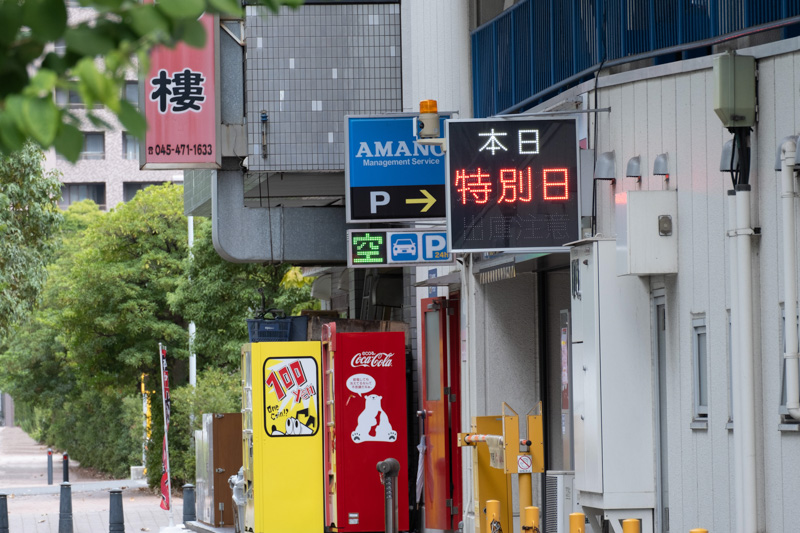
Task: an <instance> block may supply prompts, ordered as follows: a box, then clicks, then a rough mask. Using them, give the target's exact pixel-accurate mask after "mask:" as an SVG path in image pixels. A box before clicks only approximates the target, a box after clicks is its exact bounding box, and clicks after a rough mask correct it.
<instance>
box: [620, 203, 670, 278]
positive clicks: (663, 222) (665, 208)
mask: <svg viewBox="0 0 800 533" xmlns="http://www.w3.org/2000/svg"><path fill="white" fill-rule="evenodd" d="M615 204H616V205H615V213H616V222H617V275H619V276H626V275H636V276H650V275H658V274H676V273H677V272H678V193H677V191H625V192H621V193H619V194H617V195H616V196H615Z"/></svg>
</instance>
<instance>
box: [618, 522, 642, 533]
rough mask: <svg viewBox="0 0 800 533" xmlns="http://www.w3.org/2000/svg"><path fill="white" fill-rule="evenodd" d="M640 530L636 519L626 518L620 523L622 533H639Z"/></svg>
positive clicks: (639, 524)
mask: <svg viewBox="0 0 800 533" xmlns="http://www.w3.org/2000/svg"><path fill="white" fill-rule="evenodd" d="M641 530H642V524H641V522H639V519H638V518H628V519H627V520H623V521H622V533H639V532H640V531H641Z"/></svg>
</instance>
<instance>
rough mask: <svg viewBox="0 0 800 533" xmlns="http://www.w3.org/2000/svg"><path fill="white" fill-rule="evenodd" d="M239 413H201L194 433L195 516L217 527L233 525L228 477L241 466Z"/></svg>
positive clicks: (240, 423)
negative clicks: (201, 416) (198, 427)
mask: <svg viewBox="0 0 800 533" xmlns="http://www.w3.org/2000/svg"><path fill="white" fill-rule="evenodd" d="M241 431H242V415H241V413H203V429H201V430H198V431H196V432H195V437H196V441H195V459H196V461H195V464H196V477H197V504H196V511H197V518H198V520H199V521H200V522H203V523H206V524H209V525H212V526H215V527H219V526H226V525H231V524H233V493H232V491H231V487H230V485H228V478H229V477H230V476H233V475H236V473H237V472H238V471H239V468H240V467H241V466H242V446H241V440H240V439H241Z"/></svg>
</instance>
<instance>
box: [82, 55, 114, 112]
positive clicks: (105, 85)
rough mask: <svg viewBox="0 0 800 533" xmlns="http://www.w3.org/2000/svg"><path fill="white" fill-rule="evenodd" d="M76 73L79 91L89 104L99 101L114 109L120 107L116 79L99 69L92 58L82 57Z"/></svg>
mask: <svg viewBox="0 0 800 533" xmlns="http://www.w3.org/2000/svg"><path fill="white" fill-rule="evenodd" d="M75 74H77V76H78V92H80V94H81V97H82V98H83V101H84V102H85V103H86V105H87V106H91V105H92V104H94V103H95V102H99V103H102V104H105V105H106V106H108V107H109V108H111V110H112V111H116V110H117V109H118V108H119V92H118V91H117V88H116V84H115V83H114V80H112V79H109V78H108V77H107V76H105V75H104V74H103V73H101V72H100V71H99V70H97V66H96V65H95V64H94V61H93V60H92V59H91V58H84V59H82V60H81V61H80V62H79V63H78V65H77V66H76V67H75Z"/></svg>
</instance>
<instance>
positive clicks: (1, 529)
mask: <svg viewBox="0 0 800 533" xmlns="http://www.w3.org/2000/svg"><path fill="white" fill-rule="evenodd" d="M0 533H8V500H7V499H6V495H5V494H0Z"/></svg>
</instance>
